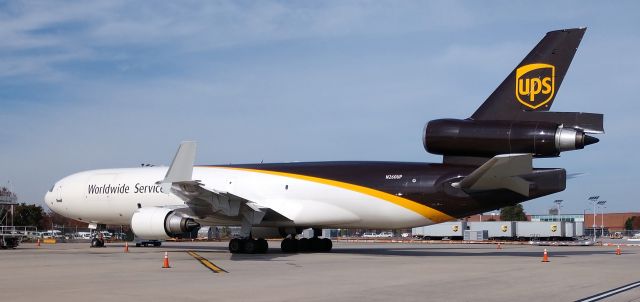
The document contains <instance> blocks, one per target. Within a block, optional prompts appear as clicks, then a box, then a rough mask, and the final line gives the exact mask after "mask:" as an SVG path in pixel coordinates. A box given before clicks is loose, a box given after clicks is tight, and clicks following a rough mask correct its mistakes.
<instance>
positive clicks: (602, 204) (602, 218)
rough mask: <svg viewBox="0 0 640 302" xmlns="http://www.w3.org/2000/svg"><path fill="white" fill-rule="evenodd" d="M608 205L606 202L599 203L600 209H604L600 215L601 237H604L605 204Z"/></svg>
mask: <svg viewBox="0 0 640 302" xmlns="http://www.w3.org/2000/svg"><path fill="white" fill-rule="evenodd" d="M605 203H607V201H606V200H600V201H598V205H599V206H600V208H601V209H602V214H601V215H600V219H601V221H600V237H604V208H605V207H604V204H605Z"/></svg>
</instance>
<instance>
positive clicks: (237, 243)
mask: <svg viewBox="0 0 640 302" xmlns="http://www.w3.org/2000/svg"><path fill="white" fill-rule="evenodd" d="M242 243H243V242H242V240H240V239H238V238H234V239H231V241H229V252H231V253H232V254H238V253H241V252H242V250H243V244H242Z"/></svg>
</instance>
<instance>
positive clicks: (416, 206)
mask: <svg viewBox="0 0 640 302" xmlns="http://www.w3.org/2000/svg"><path fill="white" fill-rule="evenodd" d="M209 167H211V168H222V169H231V170H239V171H248V172H255V173H263V174H270V175H277V176H283V177H289V178H296V179H301V180H306V181H311V182H315V183H321V184H325V185H329V186H334V187H339V188H343V189H347V190H350V191H354V192H359V193H362V194H366V195H369V196H373V197H376V198H378V199H382V200H386V201H388V202H391V203H393V204H396V205H398V206H401V207H403V208H405V209H408V210H411V211H413V212H415V213H418V214H420V215H422V216H424V217H425V218H427V219H429V220H431V221H433V222H435V223H439V222H445V221H450V220H454V219H455V218H454V217H452V216H449V215H447V214H445V213H443V212H440V211H438V210H436V209H433V208H430V207H428V206H425V205H423V204H420V203H417V202H415V201H413V200H409V199H406V198H403V197H400V196H396V195H393V194H389V193H386V192H382V191H379V190H375V189H372V188H368V187H363V186H359V185H354V184H350V183H346V182H341V181H336V180H331V179H326V178H320V177H314V176H307V175H301V174H294V173H287V172H278V171H270V170H259V169H248V168H237V167H221V166H209Z"/></svg>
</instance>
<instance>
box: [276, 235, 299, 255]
mask: <svg viewBox="0 0 640 302" xmlns="http://www.w3.org/2000/svg"><path fill="white" fill-rule="evenodd" d="M280 249H281V250H282V252H283V253H295V252H297V251H298V241H297V240H295V239H291V238H285V239H283V240H282V243H280Z"/></svg>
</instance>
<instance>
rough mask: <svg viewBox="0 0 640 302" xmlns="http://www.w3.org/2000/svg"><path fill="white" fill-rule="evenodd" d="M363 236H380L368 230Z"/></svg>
mask: <svg viewBox="0 0 640 302" xmlns="http://www.w3.org/2000/svg"><path fill="white" fill-rule="evenodd" d="M362 237H364V238H375V237H378V234H377V233H372V232H367V233H364V234H363V235H362Z"/></svg>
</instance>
